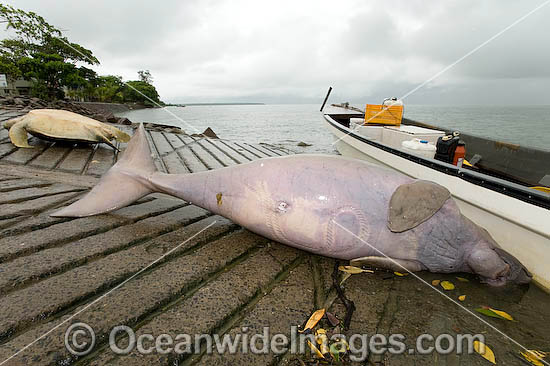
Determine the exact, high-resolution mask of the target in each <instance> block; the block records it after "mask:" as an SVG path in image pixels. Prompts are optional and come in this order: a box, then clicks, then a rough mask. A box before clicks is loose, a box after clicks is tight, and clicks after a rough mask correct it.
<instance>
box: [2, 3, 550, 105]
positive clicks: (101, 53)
mask: <svg viewBox="0 0 550 366" xmlns="http://www.w3.org/2000/svg"><path fill="white" fill-rule="evenodd" d="M12 4H13V5H14V6H18V7H21V8H23V9H25V10H32V11H35V12H37V13H39V14H41V15H43V16H44V17H45V18H46V19H47V20H48V21H49V22H51V23H52V24H55V25H57V26H58V27H61V28H64V29H67V30H68V31H67V35H68V36H69V38H70V39H72V40H74V41H75V42H79V43H81V44H83V45H85V46H87V47H88V48H91V49H92V50H93V51H94V53H95V54H96V55H97V56H98V57H99V58H100V61H101V62H102V64H101V66H100V67H99V68H98V72H100V73H111V74H118V75H122V76H123V77H125V78H127V79H128V78H135V77H136V71H137V70H140V69H150V70H151V72H152V73H153V76H154V77H155V85H156V86H157V89H158V90H159V92H160V94H161V97H162V98H163V99H164V100H167V101H174V102H192V101H261V102H271V103H275V102H299V103H301V102H315V103H317V102H318V101H319V99H321V98H322V97H323V95H324V93H325V91H326V88H327V87H328V86H329V85H332V86H334V87H335V92H334V93H335V94H334V98H340V99H341V100H350V101H358V102H359V103H360V104H363V103H364V102H366V101H371V100H372V101H378V100H379V99H382V98H383V97H386V96H389V95H396V96H400V95H403V94H405V93H407V92H408V91H410V90H411V89H413V88H415V87H416V86H417V85H418V84H419V83H422V82H423V81H424V80H426V79H427V78H429V77H431V76H433V75H434V74H435V73H437V72H438V71H440V70H441V69H442V68H444V67H446V66H447V65H448V64H449V63H452V62H454V61H455V60H457V59H458V58H459V57H461V56H462V55H464V54H465V53H467V52H469V51H470V50H472V49H473V48H474V47H476V46H478V45H479V44H480V43H482V42H484V41H485V40H487V39H489V38H490V37H492V36H493V35H494V34H496V33H497V32H498V31H500V30H501V29H503V28H504V27H506V26H508V25H509V24H510V23H512V22H514V21H515V20H516V19H518V18H519V17H521V16H522V15H524V14H525V13H527V12H528V11H529V10H531V9H533V8H534V7H535V6H537V5H539V4H540V2H538V1H523V2H517V1H512V0H488V1H483V2H479V1H474V0H462V1H444V2H442V1H439V2H436V1H433V2H426V1H420V0H407V1H405V0H403V1H393V2H387V1H369V2H365V1H361V0H356V1H346V2H340V3H338V4H336V3H334V2H329V1H313V0H311V1H309V0H308V1H299V2H297V1H279V2H258V1H247V0H231V1H229V0H219V1H215V0H212V1H199V0H196V1H187V0H186V1H163V2H133V1H116V2H107V1H93V2H92V1H81V2H74V1H70V2H69V1H62V2H56V6H52V5H51V3H48V2H40V1H37V0H35V1H31V0H29V1H25V2H20V1H18V2H17V3H12ZM549 14H550V6H548V7H545V8H543V9H541V10H540V11H539V12H537V13H535V14H533V15H532V16H530V17H529V18H527V19H526V20H525V21H523V22H522V23H520V24H518V25H517V26H516V27H514V28H512V29H511V30H510V31H508V32H506V33H505V34H503V35H502V36H501V37H499V38H497V39H495V40H494V41H493V42H491V43H490V44H488V45H487V46H485V47H483V48H482V49H480V50H479V51H478V52H476V53H475V54H473V55H471V56H470V57H468V58H467V59H466V60H464V61H463V62H461V63H459V64H458V65H456V66H455V67H453V68H452V69H450V70H449V71H448V72H446V73H445V74H443V75H441V76H440V77H438V78H437V79H436V80H434V81H433V82H432V83H430V84H429V85H427V86H426V87H424V88H422V89H420V90H419V91H418V92H416V93H414V94H413V95H411V96H410V97H409V98H408V102H409V103H422V104H430V103H450V104H454V103H476V101H486V102H489V103H493V104H495V103H527V102H532V101H535V100H536V102H537V103H547V104H548V103H549V100H548V94H549V92H548V91H547V90H546V89H547V85H548V81H549V79H550V71H549V70H550V68H548V67H547V65H548V64H549V63H550V50H549V49H548V47H547V46H546V45H547V44H549V42H548V41H549V37H550V33H549V32H548V31H547V30H548V27H547V20H546V18H548V15H549Z"/></svg>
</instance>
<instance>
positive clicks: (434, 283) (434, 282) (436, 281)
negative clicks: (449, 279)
mask: <svg viewBox="0 0 550 366" xmlns="http://www.w3.org/2000/svg"><path fill="white" fill-rule="evenodd" d="M440 282H441V280H433V281H432V286H437V285H439V283H440Z"/></svg>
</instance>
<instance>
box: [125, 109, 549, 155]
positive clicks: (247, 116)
mask: <svg viewBox="0 0 550 366" xmlns="http://www.w3.org/2000/svg"><path fill="white" fill-rule="evenodd" d="M119 115H120V116H125V117H128V118H129V119H130V120H131V121H132V122H155V123H162V124H167V125H174V126H178V127H181V128H183V129H184V130H185V131H186V132H187V133H190V134H191V133H200V132H202V131H204V130H205V129H206V128H207V127H210V128H212V129H213V130H214V132H216V134H217V135H218V136H219V137H220V138H225V139H230V140H236V141H244V142H249V143H258V142H265V143H269V144H273V145H276V146H279V147H282V148H285V149H289V150H291V151H293V152H310V153H335V152H336V151H335V149H334V147H333V146H332V141H333V139H332V135H331V134H330V133H329V132H328V130H327V129H326V127H325V126H324V123H323V118H322V115H321V113H320V112H319V105H317V104H282V105H213V106H205V105H202V106H187V107H166V108H154V109H142V110H136V111H129V112H125V113H122V114H119ZM405 117H407V118H410V119H414V120H418V121H421V122H425V123H429V124H432V125H435V126H441V127H448V128H452V129H456V130H459V131H462V132H464V133H469V134H473V135H478V136H483V137H489V138H492V139H496V140H501V141H507V142H512V143H516V144H520V145H523V146H531V147H536V148H539V149H544V150H550V106H440V105H437V106H435V105H405ZM299 142H305V143H307V144H311V146H308V147H299V146H297V144H298V143H299Z"/></svg>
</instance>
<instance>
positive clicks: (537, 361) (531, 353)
mask: <svg viewBox="0 0 550 366" xmlns="http://www.w3.org/2000/svg"><path fill="white" fill-rule="evenodd" d="M520 354H521V355H522V356H523V357H524V358H525V359H526V360H527V361H529V362H530V363H532V364H533V365H535V366H543V364H542V362H541V360H542V359H543V358H544V357H546V353H545V352H541V351H537V350H533V349H530V350H528V351H526V352H520Z"/></svg>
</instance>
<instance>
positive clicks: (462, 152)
mask: <svg viewBox="0 0 550 366" xmlns="http://www.w3.org/2000/svg"><path fill="white" fill-rule="evenodd" d="M459 159H466V145H465V144H464V142H462V141H459V142H458V145H457V146H456V149H455V155H454V157H453V164H454V165H458V160H459Z"/></svg>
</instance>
